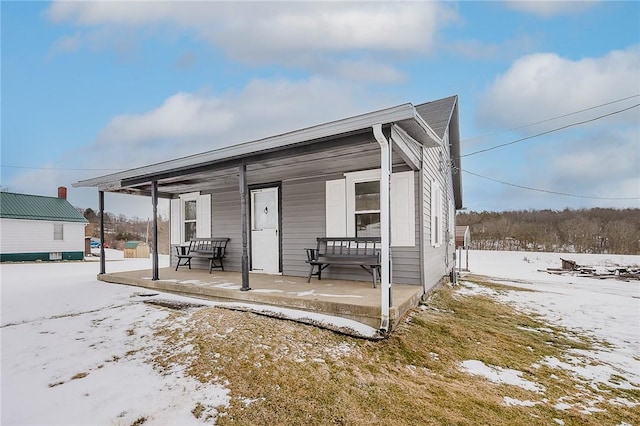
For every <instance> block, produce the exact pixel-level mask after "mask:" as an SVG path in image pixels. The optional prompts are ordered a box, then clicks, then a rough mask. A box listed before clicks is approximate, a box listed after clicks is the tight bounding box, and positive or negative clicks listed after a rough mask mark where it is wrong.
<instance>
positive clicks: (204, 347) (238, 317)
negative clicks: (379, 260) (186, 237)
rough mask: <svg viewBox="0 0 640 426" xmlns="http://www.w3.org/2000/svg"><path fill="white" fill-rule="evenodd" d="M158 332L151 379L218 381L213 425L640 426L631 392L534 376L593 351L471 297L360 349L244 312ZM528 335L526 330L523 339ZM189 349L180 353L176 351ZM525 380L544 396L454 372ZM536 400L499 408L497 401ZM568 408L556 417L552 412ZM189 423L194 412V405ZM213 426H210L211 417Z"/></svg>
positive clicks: (433, 307) (216, 313) (439, 306)
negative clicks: (571, 354) (224, 392)
mask: <svg viewBox="0 0 640 426" xmlns="http://www.w3.org/2000/svg"><path fill="white" fill-rule="evenodd" d="M167 325H168V327H165V328H163V329H162V330H159V331H158V337H159V338H161V339H163V340H164V341H165V343H166V345H164V347H165V349H164V351H163V352H161V353H158V354H157V356H156V357H155V359H154V363H155V365H156V366H157V367H158V368H159V369H165V368H166V369H168V368H170V366H172V365H175V363H177V364H181V365H184V366H186V372H187V373H188V374H189V375H191V376H193V377H195V378H197V379H198V380H200V381H201V382H203V383H227V385H226V386H227V387H228V388H229V389H230V394H231V403H230V405H229V406H228V407H218V408H219V411H220V412H221V413H222V415H221V416H219V417H218V418H217V420H216V421H217V423H218V424H220V425H226V424H242V425H264V424H270V425H332V424H333V425H367V424H383V423H384V424H394V425H417V424H420V425H450V424H457V425H479V424H491V425H520V424H522V425H525V424H526V425H531V424H534V425H535V424H541V425H549V424H555V423H554V420H553V419H562V420H563V421H564V423H565V425H603V424H612V425H615V424H619V423H621V422H623V421H624V422H626V423H629V424H640V414H638V410H636V409H634V408H628V407H624V406H619V405H612V404H609V403H608V402H606V401H607V400H610V399H611V398H614V397H624V398H627V399H628V400H632V401H636V402H638V401H640V393H639V392H638V391H624V390H619V389H613V388H607V387H604V386H600V389H601V391H597V390H594V389H591V388H590V387H589V386H587V385H586V384H585V383H582V382H581V381H579V380H578V379H576V378H574V377H573V376H571V375H570V374H568V373H566V372H563V371H562V370H559V369H551V368H548V367H540V368H534V367H532V365H533V364H535V363H536V362H538V361H540V360H541V359H542V358H543V357H545V356H554V357H556V358H558V359H563V357H564V356H565V354H566V353H567V351H569V350H572V349H589V348H590V345H591V342H589V341H587V340H585V339H584V338H582V337H581V336H578V335H575V334H574V333H571V332H569V331H567V330H562V329H560V328H558V327H551V326H549V325H548V324H544V323H543V322H541V321H540V320H538V319H536V318H532V317H530V316H526V315H524V314H521V313H518V312H516V311H514V310H513V309H512V308H511V307H509V306H507V305H503V304H500V303H496V302H495V301H493V300H491V299H489V298H487V297H481V296H468V297H459V296H456V294H455V290H453V289H451V288H443V289H441V290H439V291H437V292H436V293H434V294H433V296H432V297H431V299H430V301H429V303H428V304H427V305H426V307H423V309H419V310H416V311H415V312H413V313H412V315H411V316H410V317H409V318H408V319H407V321H406V322H405V323H403V324H402V325H401V326H400V327H399V328H398V330H396V331H395V332H394V333H393V334H392V335H391V336H390V337H389V338H388V339H385V340H383V341H377V342H370V341H365V340H359V339H355V338H350V337H346V336H342V335H338V334H335V333H333V332H330V331H327V330H322V329H319V328H315V327H312V326H308V325H302V324H297V323H294V322H290V321H283V320H277V319H273V318H268V317H264V316H258V315H255V314H252V313H246V312H234V311H228V310H223V309H219V308H206V309H199V310H191V311H178V312H174V313H173V314H172V315H171V317H170V318H169V320H168V322H167ZM531 330H535V332H532V331H531ZM187 345H192V346H191V350H190V351H188V352H185V351H182V350H181V349H183V348H185V347H187ZM469 359H476V360H480V361H483V362H484V363H486V364H490V365H495V366H500V367H504V368H511V369H515V370H519V371H522V372H523V378H525V379H527V380H530V381H532V382H535V383H539V384H541V385H543V386H544V387H545V388H546V391H545V392H544V393H535V392H531V391H527V390H524V389H521V388H519V387H516V386H509V385H500V384H494V383H491V382H489V381H487V380H485V379H483V378H480V377H477V376H472V375H469V374H467V373H464V372H462V371H461V370H460V363H461V362H462V361H464V360H469ZM505 396H508V397H511V398H515V399H518V400H522V401H525V400H530V401H536V402H539V403H538V404H537V405H535V406H533V407H522V406H511V407H509V406H506V405H505V403H504V400H503V397H505ZM599 397H604V399H605V402H600V403H596V404H595V406H596V407H598V408H601V409H604V410H606V411H604V412H598V413H593V414H590V415H588V414H583V413H580V412H579V410H578V408H577V407H578V406H579V404H578V403H579V402H581V401H582V402H584V403H585V404H586V403H587V402H588V401H594V400H596V399H597V398H599ZM561 401H564V402H567V403H569V404H572V405H574V407H576V408H571V409H568V410H565V411H561V410H557V409H555V408H554V405H556V404H557V403H558V402H561ZM193 410H194V411H193V412H194V416H196V417H197V416H198V415H199V413H201V412H202V409H201V407H198V406H195V407H193ZM211 421H212V422H213V421H214V419H211Z"/></svg>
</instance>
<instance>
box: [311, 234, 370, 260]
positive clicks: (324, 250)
mask: <svg viewBox="0 0 640 426" xmlns="http://www.w3.org/2000/svg"><path fill="white" fill-rule="evenodd" d="M317 241H318V246H317V250H318V256H341V257H342V256H344V257H349V256H353V257H362V256H379V255H380V249H381V241H380V237H353V238H335V237H326V238H325V237H322V238H318V239H317Z"/></svg>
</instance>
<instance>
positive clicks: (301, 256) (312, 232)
mask: <svg viewBox="0 0 640 426" xmlns="http://www.w3.org/2000/svg"><path fill="white" fill-rule="evenodd" d="M343 177H344V175H343V174H336V175H335V176H328V177H323V178H322V179H313V180H305V181H294V182H284V183H283V185H282V212H281V214H282V231H281V232H282V266H283V270H282V273H283V274H284V275H291V276H307V275H308V274H309V265H308V264H307V263H305V260H306V253H305V250H304V249H305V248H314V247H315V246H316V238H317V237H324V236H325V235H326V232H325V231H326V229H325V226H326V225H325V181H327V180H332V179H341V178H343ZM418 177H419V174H417V173H416V175H415V178H416V182H415V185H414V188H415V191H416V196H418V195H419V192H418V191H419V185H418V182H417V179H418ZM415 209H416V214H418V212H419V211H420V204H419V203H418V202H416V204H415ZM415 232H416V245H415V247H392V248H391V253H392V259H393V260H392V263H393V278H392V282H393V283H397V284H414V285H420V248H419V241H420V238H419V235H420V228H419V221H417V220H416V229H415ZM323 276H325V277H327V278H335V279H345V280H362V281H370V280H371V275H369V273H367V272H366V271H364V270H363V269H361V268H357V267H355V268H354V267H338V266H331V267H329V268H328V269H326V270H325V271H324V272H323ZM313 279H314V280H315V279H317V278H316V277H314V278H313Z"/></svg>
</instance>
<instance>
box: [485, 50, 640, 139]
mask: <svg viewBox="0 0 640 426" xmlns="http://www.w3.org/2000/svg"><path fill="white" fill-rule="evenodd" d="M638 75H640V46H632V47H630V48H628V49H626V50H616V51H611V52H609V53H608V54H607V55H605V56H603V57H600V58H584V59H581V60H575V61H574V60H570V59H566V58H562V57H560V56H558V55H557V54H555V53H537V54H533V55H528V56H524V57H522V58H520V59H518V60H516V61H515V62H514V63H513V64H512V65H511V67H510V68H509V69H508V70H507V71H506V72H505V73H504V74H502V75H499V76H498V77H497V78H496V79H495V81H494V82H493V84H492V85H491V86H489V87H488V89H487V90H486V91H485V93H484V94H483V96H482V98H481V100H480V105H479V108H478V113H477V114H478V116H477V118H478V120H479V121H480V123H481V124H484V125H496V126H502V127H514V126H519V125H522V124H528V123H532V122H536V121H540V120H544V119H548V118H552V117H557V116H560V115H563V114H567V113H571V112H575V111H579V110H583V109H585V108H590V107H593V106H597V105H600V104H603V103H607V102H611V101H613V100H617V99H621V98H626V97H629V96H633V95H637V94H638V93H640V78H638ZM631 102H633V103H637V98H635V101H634V100H631V101H629V103H627V104H615V105H613V106H611V107H610V108H609V109H608V110H607V109H598V110H596V111H595V112H591V113H590V116H596V115H600V114H603V113H606V112H607V111H611V110H615V109H621V108H623V107H624V106H625V105H626V106H628V105H629V104H630V103H631ZM624 117H626V119H627V120H629V121H637V118H638V113H637V110H635V111H633V110H632V111H631V112H630V113H627V114H625V115H624ZM572 121H579V119H576V118H575V117H574V118H573V119H572Z"/></svg>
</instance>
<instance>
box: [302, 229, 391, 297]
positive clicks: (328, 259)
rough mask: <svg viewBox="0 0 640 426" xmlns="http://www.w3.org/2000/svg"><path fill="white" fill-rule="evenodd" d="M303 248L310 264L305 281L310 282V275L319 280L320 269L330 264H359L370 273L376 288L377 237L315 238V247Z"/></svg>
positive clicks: (378, 269) (378, 243) (377, 274)
mask: <svg viewBox="0 0 640 426" xmlns="http://www.w3.org/2000/svg"><path fill="white" fill-rule="evenodd" d="M305 250H306V252H307V260H306V263H308V264H309V266H310V269H309V278H308V279H307V282H311V276H312V275H316V276H317V277H318V280H321V279H322V271H323V270H325V269H326V268H328V267H329V266H330V265H343V266H360V267H361V268H362V269H364V270H365V271H367V272H369V273H370V274H371V276H372V277H373V288H376V286H377V283H378V278H379V277H380V238H379V237H356V238H346V237H345V238H317V246H316V248H315V249H305ZM314 269H316V271H315V272H314Z"/></svg>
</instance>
